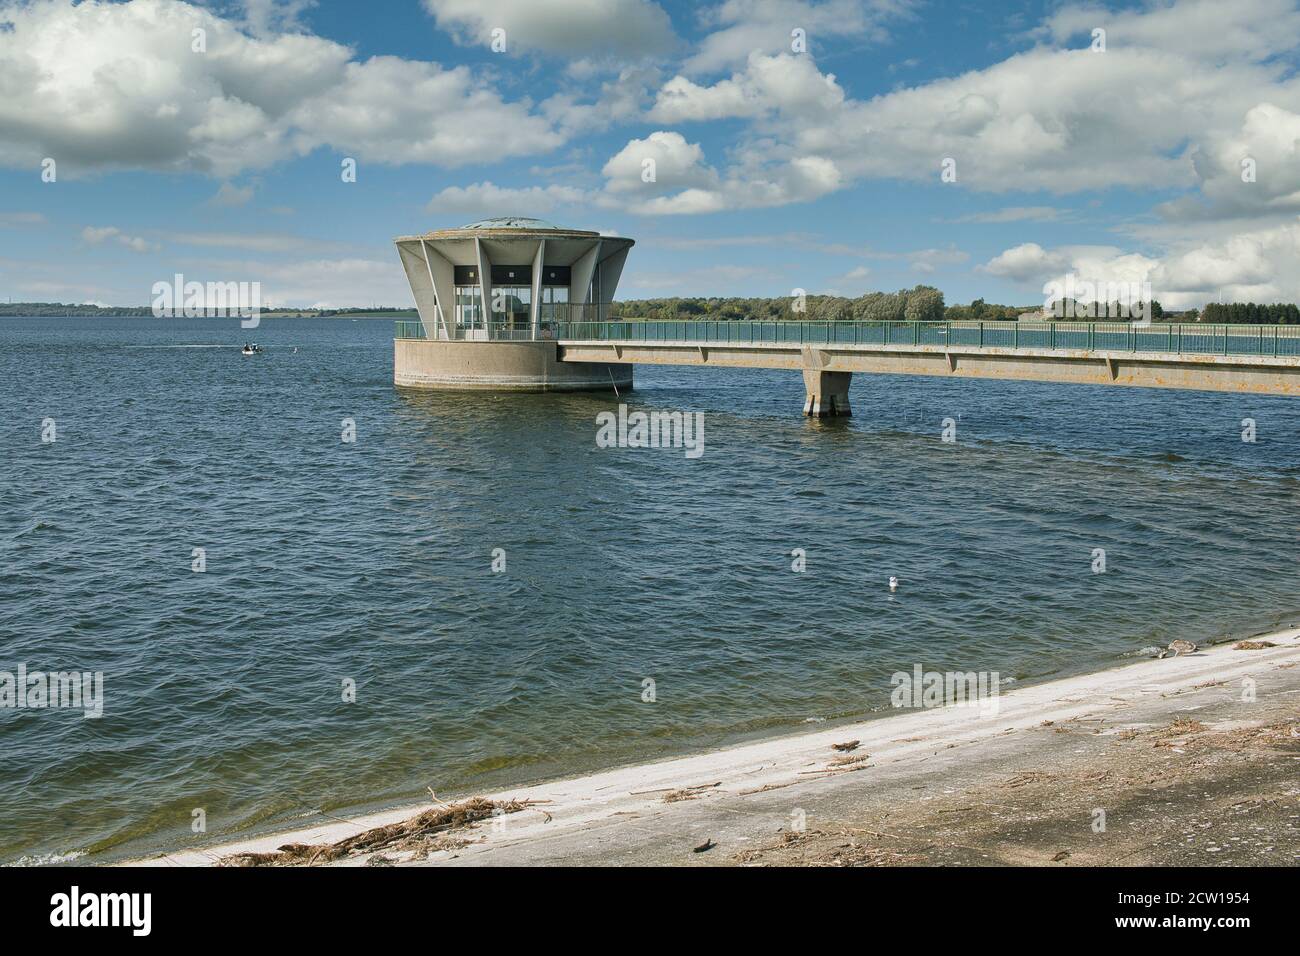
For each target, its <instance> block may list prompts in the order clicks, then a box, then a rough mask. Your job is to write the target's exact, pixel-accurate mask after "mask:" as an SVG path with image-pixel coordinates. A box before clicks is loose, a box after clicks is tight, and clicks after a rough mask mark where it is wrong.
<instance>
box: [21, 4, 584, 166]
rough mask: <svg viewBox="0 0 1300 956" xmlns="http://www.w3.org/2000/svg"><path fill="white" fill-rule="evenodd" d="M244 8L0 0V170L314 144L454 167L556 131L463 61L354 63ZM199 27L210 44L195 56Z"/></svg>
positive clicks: (257, 9) (171, 161)
mask: <svg viewBox="0 0 1300 956" xmlns="http://www.w3.org/2000/svg"><path fill="white" fill-rule="evenodd" d="M292 7H293V5H292V4H291V5H290V7H288V8H278V9H280V11H281V14H282V13H283V12H284V11H285V10H290V9H291V8H292ZM249 16H250V17H254V16H255V17H256V18H257V20H258V33H257V35H249V34H248V33H246V32H244V30H243V29H241V27H240V24H238V23H236V22H235V21H232V20H227V19H223V18H221V17H220V16H217V15H216V14H214V13H212V12H209V11H208V10H205V9H202V8H199V7H195V6H191V5H188V4H185V3H181V2H177V0H130V2H127V3H105V2H97V0H87V2H85V3H81V4H77V5H75V6H74V5H70V4H68V3H64V2H59V0H34V2H31V3H16V2H13V0H9V2H3V0H0V17H2V18H3V19H4V20H6V21H8V22H9V23H10V24H12V28H11V29H8V30H5V31H2V32H0V91H2V95H0V128H3V129H4V136H3V138H0V164H5V165H12V166H24V167H28V168H31V167H35V166H36V165H38V164H39V163H40V161H41V160H42V159H43V158H45V157H51V158H53V159H55V161H56V162H57V163H58V164H59V173H60V175H67V174H73V175H75V174H77V173H79V172H84V171H86V170H96V169H113V168H152V169H177V170H188V171H198V172H206V173H210V174H213V175H215V176H219V177H222V178H226V177H229V176H232V175H234V174H236V173H238V172H240V171H242V170H246V169H255V168H263V167H268V166H271V165H274V164H276V163H278V162H280V161H282V160H284V159H286V158H289V157H291V156H294V155H299V154H302V153H306V152H309V151H311V150H313V149H316V148H318V147H322V146H327V147H330V148H332V149H334V150H336V151H339V152H342V153H343V154H345V155H350V156H353V157H356V158H358V159H359V160H361V161H362V162H377V163H410V162H422V163H432V164H438V165H443V166H457V165H462V164H465V163H469V162H473V161H477V160H479V159H481V157H482V156H483V155H485V154H489V153H490V154H491V155H493V156H494V157H498V158H499V157H502V156H511V155H523V154H529V153H544V152H546V151H548V150H550V149H552V148H554V147H555V146H557V145H559V144H560V143H562V142H563V141H564V138H565V135H566V134H565V133H564V132H562V131H560V130H558V129H556V128H555V127H554V126H553V123H552V121H551V120H548V119H547V118H545V117H543V116H541V115H539V114H538V113H536V112H534V111H533V108H532V106H531V104H530V103H529V102H527V101H522V102H513V103H512V102H508V101H506V100H505V99H504V98H503V97H502V96H501V94H500V93H498V92H497V91H495V90H494V89H492V88H491V87H490V86H489V85H487V83H485V82H484V81H483V80H481V79H479V78H476V77H475V76H474V75H473V74H472V73H471V71H470V70H469V69H468V68H466V67H458V68H455V69H443V68H442V67H441V66H439V65H438V64H435V63H428V62H419V61H410V60H402V59H399V58H396V57H375V58H372V59H370V60H366V61H364V62H355V61H352V58H351V57H352V54H351V51H350V50H349V49H348V48H347V47H345V46H342V45H340V44H338V43H334V42H333V41H330V40H327V39H324V38H321V37H317V36H311V35H306V34H300V33H276V32H275V30H276V29H281V28H288V24H287V23H286V21H285V19H284V17H283V16H282V15H277V14H274V13H273V11H272V10H271V8H270V7H269V6H268V5H266V4H253V5H252V6H250V8H249ZM245 26H247V25H245ZM248 28H249V29H251V27H248ZM195 29H201V30H204V31H206V48H207V51H206V52H192V50H191V34H192V31H193V30H195ZM294 29H297V27H294ZM363 174H364V173H363Z"/></svg>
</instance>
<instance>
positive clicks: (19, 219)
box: [0, 212, 46, 226]
mask: <svg viewBox="0 0 1300 956" xmlns="http://www.w3.org/2000/svg"><path fill="white" fill-rule="evenodd" d="M45 221H46V220H45V214H44V213H39V212H0V226H43V225H44V224H45Z"/></svg>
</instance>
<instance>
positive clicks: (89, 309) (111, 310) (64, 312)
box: [0, 302, 153, 317]
mask: <svg viewBox="0 0 1300 956" xmlns="http://www.w3.org/2000/svg"><path fill="white" fill-rule="evenodd" d="M0 315H23V316H29V315H30V316H38V317H45V316H74V315H75V316H82V315H102V316H109V317H111V316H141V315H153V312H152V311H151V310H150V309H149V306H147V305H135V306H133V305H120V306H102V305H72V304H71V303H68V304H64V303H62V302H0Z"/></svg>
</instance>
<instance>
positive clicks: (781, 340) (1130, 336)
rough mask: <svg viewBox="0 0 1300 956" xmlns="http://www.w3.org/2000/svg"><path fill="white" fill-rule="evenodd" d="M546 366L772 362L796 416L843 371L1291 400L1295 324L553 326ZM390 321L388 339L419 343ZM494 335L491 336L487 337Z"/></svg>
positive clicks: (842, 382) (1295, 381) (539, 332)
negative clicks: (784, 376) (796, 404)
mask: <svg viewBox="0 0 1300 956" xmlns="http://www.w3.org/2000/svg"><path fill="white" fill-rule="evenodd" d="M522 335H523V336H524V337H525V338H526V339H527V340H528V341H534V342H536V341H539V340H540V341H553V342H554V345H555V350H556V352H555V361H556V362H557V363H559V364H560V365H567V364H569V363H600V364H603V365H619V364H628V365H631V364H648V365H701V366H712V365H717V366H722V367H732V368H784V369H791V370H794V371H800V372H802V373H803V377H804V383H805V386H806V392H807V398H806V400H805V403H804V412H805V414H808V415H817V416H827V415H848V414H850V407H849V383H850V381H851V379H852V376H853V373H854V372H862V373H868V374H897V375H940V376H954V377H963V378H992V379H1019V380H1025V381H1038V382H1072V383H1085V384H1096V385H1134V386H1139V387H1148V388H1184V389H1201V390H1211V391H1229V392H1248V393H1259V394H1272V395H1300V326H1286V325H1282V326H1277V325H1201V324H1195V325H1192V324H1182V325H1174V324H1151V325H1145V326H1141V325H1135V324H1131V323H1125V322H1028V321H1018V322H857V321H848V322H817V321H808V322H789V321H786V322H753V321H722V322H718V321H691V320H686V321H636V320H627V321H624V320H617V319H614V320H605V321H564V320H557V321H552V322H547V323H543V324H541V326H540V327H537V328H536V330H535V331H534V330H532V329H529V330H525V331H524V332H523V333H522ZM425 336H426V330H425V329H424V328H423V327H422V325H421V323H419V322H399V323H398V338H399V339H403V338H424V337H425ZM493 338H494V339H497V338H498V336H493Z"/></svg>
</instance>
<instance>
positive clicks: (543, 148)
mask: <svg viewBox="0 0 1300 956" xmlns="http://www.w3.org/2000/svg"><path fill="white" fill-rule="evenodd" d="M293 122H294V125H295V126H296V127H297V129H298V130H300V132H299V133H298V139H299V142H300V145H301V147H302V148H303V149H304V150H306V149H310V148H311V147H313V146H315V145H317V144H319V143H322V142H324V143H330V144H333V145H334V146H335V147H336V148H338V149H341V150H346V151H349V152H353V153H355V154H357V155H358V156H361V157H365V158H368V159H370V160H371V161H373V162H380V163H436V164H439V165H443V166H463V165H466V164H468V163H474V162H481V161H482V159H483V157H484V156H493V157H494V158H498V159H501V158H505V157H510V156H524V155H530V154H533V153H538V152H547V151H549V150H551V149H554V148H555V147H556V146H559V145H560V144H561V143H563V142H564V137H563V136H562V135H561V134H560V133H558V132H557V131H555V130H553V129H552V128H551V126H550V124H549V123H548V122H547V121H546V120H545V119H543V118H542V117H540V116H538V115H536V114H535V113H533V112H532V111H531V110H530V109H529V107H528V106H527V105H526V104H524V103H507V102H506V101H505V100H503V99H502V98H501V96H500V94H498V93H497V92H496V91H495V90H492V89H490V88H489V87H487V86H485V85H483V84H482V83H480V82H478V81H477V80H476V79H475V78H474V76H473V74H472V73H471V72H470V70H469V68H468V67H463V66H460V67H456V68H454V69H443V68H442V67H440V66H439V65H438V64H436V63H420V62H415V61H412V60H402V59H399V58H397V57H391V56H379V57H373V58H372V59H369V60H367V61H365V62H364V63H349V64H347V66H346V67H345V70H344V80H343V82H342V84H341V85H340V86H339V87H338V88H337V89H335V90H333V91H331V93H330V95H328V96H318V97H313V98H312V99H309V100H306V101H304V102H303V103H302V104H301V105H299V107H298V108H297V109H296V110H295V111H294V114H293Z"/></svg>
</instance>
